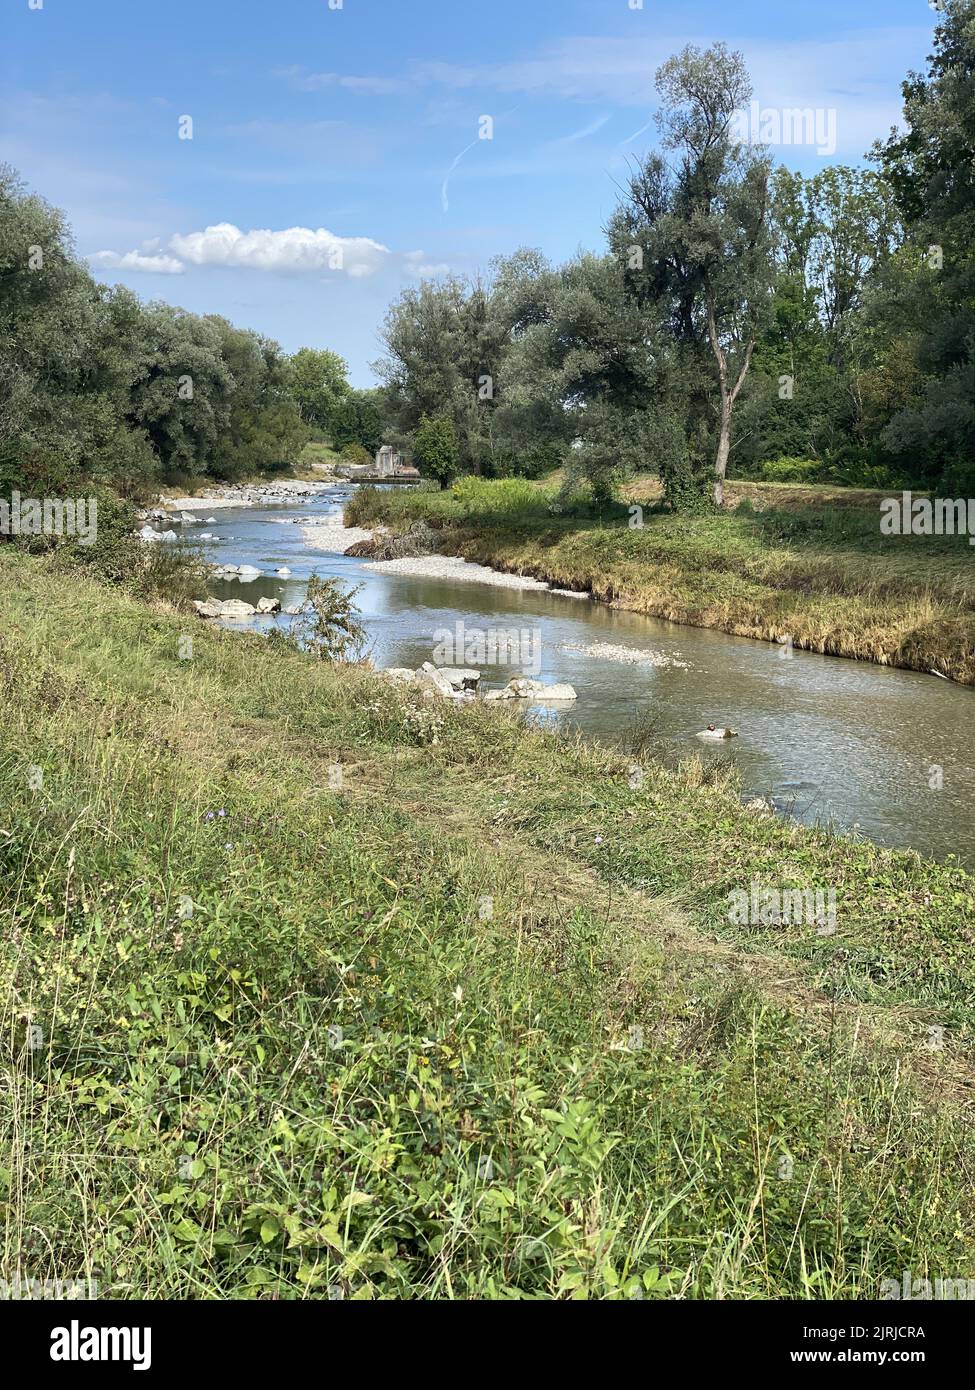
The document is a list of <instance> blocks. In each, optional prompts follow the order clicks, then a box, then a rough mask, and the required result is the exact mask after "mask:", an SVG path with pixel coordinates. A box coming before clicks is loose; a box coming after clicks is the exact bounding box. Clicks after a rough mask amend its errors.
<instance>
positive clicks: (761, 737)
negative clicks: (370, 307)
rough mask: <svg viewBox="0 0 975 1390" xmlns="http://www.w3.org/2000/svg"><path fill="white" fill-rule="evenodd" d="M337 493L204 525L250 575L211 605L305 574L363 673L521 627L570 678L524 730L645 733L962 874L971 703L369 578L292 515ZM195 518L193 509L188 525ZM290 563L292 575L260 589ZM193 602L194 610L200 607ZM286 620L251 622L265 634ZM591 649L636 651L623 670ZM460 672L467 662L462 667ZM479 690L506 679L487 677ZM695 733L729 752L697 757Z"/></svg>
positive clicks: (433, 586) (808, 811) (780, 659)
mask: <svg viewBox="0 0 975 1390" xmlns="http://www.w3.org/2000/svg"><path fill="white" fill-rule="evenodd" d="M349 496H350V489H349V487H348V486H345V487H336V488H334V489H330V490H329V491H328V492H324V493H321V494H320V495H319V496H318V497H316V498H315V499H314V500H311V499H308V498H303V499H300V500H297V501H295V500H292V501H289V502H287V503H286V504H284V505H281V506H254V507H241V508H237V507H228V508H226V509H223V510H219V511H216V510H215V511H214V512H213V515H214V517H215V521H214V522H211V523H208V524H207V525H206V526H201V527H200V528H199V530H200V531H204V530H205V531H208V532H210V533H212V535H213V536H214V540H213V542H208V543H206V544H207V549H208V554H209V558H211V559H212V560H213V562H214V563H218V562H219V563H224V564H238V565H239V564H248V565H254V566H256V567H257V568H258V569H260V570H262V571H263V572H264V573H263V574H262V577H261V578H260V579H256V580H254V581H253V582H251V583H248V584H241V583H238V582H237V581H214V582H213V583H211V584H210V585H209V586H208V592H209V593H210V594H212V595H213V596H214V597H216V598H224V599H225V598H244V599H246V600H247V601H248V602H250V603H256V602H257V599H258V598H260V597H262V596H264V595H267V596H270V597H276V598H280V599H281V601H282V604H283V605H285V606H288V605H293V604H297V603H300V602H301V600H302V598H303V597H304V592H305V585H306V583H307V580H308V577H309V575H310V574H311V573H312V572H313V571H317V573H319V574H320V575H329V576H334V577H336V578H338V579H341V580H342V581H344V582H345V583H347V584H349V585H354V584H361V585H362V589H361V591H360V593H359V595H358V598H357V600H356V602H357V604H358V606H359V607H360V609H361V611H362V614H363V617H364V620H365V623H366V627H367V630H368V633H369V639H370V655H371V656H372V657H373V660H374V661H375V662H376V664H377V666H383V667H386V666H409V667H414V668H415V667H416V666H418V665H420V663H421V662H423V661H428V660H431V659H432V656H433V648H434V641H435V638H434V634H435V633H436V632H437V631H438V629H440V630H442V629H449V630H451V631H452V630H454V629H455V626H456V624H457V623H458V622H461V623H463V624H464V626H465V628H466V629H467V631H468V632H470V631H471V630H475V631H476V630H486V629H492V628H493V629H504V630H508V629H512V628H517V629H519V630H522V629H525V630H528V631H530V632H532V633H533V634H537V637H538V638H539V639H540V668H541V669H540V675H541V678H542V679H543V680H545V681H549V682H550V681H567V682H569V683H571V684H572V685H573V686H575V688H576V691H577V692H578V700H577V701H576V702H575V703H574V704H572V705H569V706H565V707H561V708H549V709H540V708H538V709H536V711H535V712H534V714H533V717H537V718H539V719H542V720H545V721H547V722H550V723H551V724H552V725H554V726H558V725H563V726H565V727H566V728H569V729H578V730H581V731H582V732H583V733H584V734H586V735H587V736H590V737H597V738H612V739H613V740H617V739H619V737H620V736H621V735H625V734H626V733H627V731H628V730H630V729H632V728H633V726H634V725H635V723H636V722H637V721H638V720H639V721H644V722H648V723H649V724H650V725H651V726H652V729H653V734H654V737H655V739H656V740H657V741H658V744H659V746H661V747H662V748H663V749H664V751H665V753H666V754H668V755H670V756H672V757H674V758H676V757H678V756H680V755H681V754H682V753H691V752H694V751H697V752H704V754H705V756H707V757H713V758H721V759H730V760H733V761H734V763H736V764H737V766H738V768H739V769H740V772H741V778H742V790H743V794H744V795H746V796H748V797H755V796H761V797H765V798H767V799H769V800H770V801H772V802H773V803H774V805H775V806H776V807H777V808H778V809H779V810H780V811H781V812H783V813H784V814H788V815H793V816H797V817H798V818H800V819H801V820H803V821H805V822H807V823H814V822H820V823H822V824H832V825H833V826H835V827H836V828H837V829H842V830H849V829H852V828H853V827H858V828H859V832H860V833H861V834H863V835H864V836H866V837H868V838H870V839H872V840H875V841H877V842H879V843H881V844H885V845H891V846H895V847H901V848H905V847H914V848H916V849H918V850H920V851H921V852H922V853H923V854H926V855H929V856H931V857H933V858H937V859H945V858H947V857H948V856H950V855H955V856H957V857H958V858H959V859H961V860H962V861H963V862H966V863H968V864H969V865H971V864H972V863H973V862H975V737H973V720H975V690H972V689H970V688H968V687H964V686H958V685H954V684H952V683H950V682H947V681H943V680H939V679H937V678H936V677H934V676H928V675H922V674H919V673H917V672H913V671H900V670H892V669H888V668H886V667H882V666H873V665H869V664H861V663H858V662H854V661H848V660H841V659H839V658H836V657H829V656H819V655H817V654H814V653H809V652H800V651H797V652H794V653H793V654H792V656H791V659H789V658H787V657H784V656H783V654H782V649H781V648H779V647H776V646H773V645H769V644H766V643H764V642H755V641H750V640H749V639H747V638H739V637H730V636H727V635H725V634H724V633H720V632H713V631H710V630H707V629H701V628H692V627H684V626H681V625H679V624H675V623H667V622H663V621H661V620H659V619H655V618H645V617H641V616H640V615H638V614H634V613H623V612H617V611H616V610H614V609H611V608H607V607H605V606H604V605H601V604H597V603H594V602H592V601H591V600H589V599H579V598H566V597H561V596H559V595H557V594H553V593H549V592H545V591H539V590H524V591H520V590H515V589H504V588H494V587H489V586H487V585H484V584H473V583H464V582H460V581H457V580H451V579H432V578H428V577H418V576H412V575H405V574H390V573H380V572H377V571H375V570H370V569H369V568H367V562H364V561H361V560H355V559H350V558H347V557H346V556H344V555H340V554H326V553H322V552H319V551H315V550H312V549H309V548H308V546H307V544H306V542H305V537H304V533H303V531H302V528H301V526H300V525H299V524H297V522H296V520H295V519H296V518H297V517H299V516H300V517H302V518H306V519H312V520H315V521H321V520H323V519H327V518H330V517H333V518H338V517H339V516H340V515H341V509H342V506H343V505H344V503H345V502H346V501H347V500H348V498H349ZM198 515H200V516H205V515H207V513H206V512H200V513H198ZM282 566H286V567H287V568H288V569H290V570H291V571H292V575H291V578H288V579H278V578H275V577H273V575H271V574H269V573H268V571H271V570H273V569H275V568H279V567H282ZM201 597H202V595H201ZM281 621H287V619H280V618H269V619H260V620H258V625H264V626H268V625H270V624H272V623H275V622H281ZM593 644H611V645H613V646H617V647H618V646H622V647H625V648H627V649H628V650H630V651H632V652H636V653H640V654H645V657H646V660H647V661H648V662H650V661H652V662H655V663H659V664H639V665H634V664H623V663H621V662H620V661H619V660H611V659H608V657H607V656H606V654H605V652H604V651H603V650H600V649H598V648H597V652H596V653H595V654H592V653H589V654H587V652H586V651H585V650H579V649H580V648H582V649H587V648H591V647H592V646H593ZM458 664H463V663H458ZM482 669H483V673H484V680H483V681H482V687H484V688H490V687H494V686H500V685H503V684H504V683H505V681H506V680H507V679H508V677H509V676H510V675H514V674H520V672H518V671H516V670H515V668H514V667H508V666H497V667H484V668H482ZM709 723H713V724H716V725H718V726H719V727H720V726H730V727H731V728H734V729H736V730H738V733H739V737H738V738H737V739H734V740H731V741H729V742H726V743H723V744H720V745H711V746H709V745H707V744H702V742H701V741H700V740H698V739H697V738H696V737H695V734H696V733H697V731H699V730H701V729H703V728H705V727H706V726H707V725H708V724H709Z"/></svg>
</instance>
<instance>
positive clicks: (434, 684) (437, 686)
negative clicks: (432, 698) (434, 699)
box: [413, 661, 454, 700]
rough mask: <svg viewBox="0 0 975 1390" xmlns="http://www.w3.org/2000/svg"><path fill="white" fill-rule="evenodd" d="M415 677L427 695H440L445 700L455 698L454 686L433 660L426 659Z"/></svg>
mask: <svg viewBox="0 0 975 1390" xmlns="http://www.w3.org/2000/svg"><path fill="white" fill-rule="evenodd" d="M413 678H414V680H415V681H416V684H417V685H418V686H419V687H420V689H421V690H422V691H423V693H424V694H425V695H438V696H440V697H442V698H443V699H444V700H452V699H453V698H454V687H453V686H452V685H451V683H450V681H449V680H448V679H447V677H446V676H445V675H444V673H443V671H440V670H438V669H437V667H436V666H434V665H433V663H432V662H431V661H425V662H424V663H423V665H422V666H421V667H420V669H419V670H418V671H417V672H415V674H414V677H413Z"/></svg>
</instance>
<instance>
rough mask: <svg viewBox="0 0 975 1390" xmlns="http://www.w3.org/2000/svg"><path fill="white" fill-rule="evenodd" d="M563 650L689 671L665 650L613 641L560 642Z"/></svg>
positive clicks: (626, 662)
mask: <svg viewBox="0 0 975 1390" xmlns="http://www.w3.org/2000/svg"><path fill="white" fill-rule="evenodd" d="M559 646H560V648H561V649H562V651H564V652H581V653H582V655H583V656H592V657H596V659H597V660H601V661H618V662H620V663H621V664H623V665H626V666H672V667H675V668H676V669H677V670H679V671H689V670H690V669H691V668H690V666H689V664H688V663H687V662H686V661H681V660H680V658H679V657H676V656H668V655H667V654H666V652H655V651H645V650H642V649H641V648H639V647H621V646H619V645H617V644H616V643H614V642H591V643H590V644H589V645H588V646H586V645H585V644H584V643H582V642H560V643H559Z"/></svg>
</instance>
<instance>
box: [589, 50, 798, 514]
mask: <svg viewBox="0 0 975 1390" xmlns="http://www.w3.org/2000/svg"><path fill="white" fill-rule="evenodd" d="M657 90H658V92H659V93H660V98H661V110H660V112H659V114H658V123H659V126H660V129H661V136H662V144H663V148H664V150H665V151H669V152H670V154H671V156H672V162H671V163H667V161H666V160H665V158H664V157H663V156H661V155H651V156H649V157H648V158H647V159H645V160H644V161H642V162H641V163H640V164H639V165H638V167H637V169H636V172H635V173H634V175H633V177H632V178H631V180H630V185H629V188H628V190H627V198H626V204H625V206H624V209H623V210H622V215H621V216H620V215H618V216H617V218H616V219H614V223H613V224H612V225H611V229H610V239H611V242H612V243H613V244H614V247H615V249H616V250H617V253H618V254H621V253H626V247H625V245H624V241H623V239H624V237H627V236H629V237H631V238H632V241H631V250H630V252H629V254H630V256H631V265H632V271H631V275H632V278H633V279H634V280H639V277H640V276H641V275H643V276H645V279H644V281H643V285H644V288H643V289H642V291H639V292H640V293H641V294H642V296H643V297H644V299H645V300H647V301H650V302H652V301H655V300H656V301H663V304H664V305H665V309H666V312H665V315H664V317H665V318H666V319H667V320H669V322H670V324H671V326H672V330H673V332H674V335H675V338H676V339H677V341H678V342H681V343H683V344H685V345H688V346H689V347H690V349H691V351H690V353H689V354H688V356H689V359H690V360H691V361H692V362H693V361H694V359H695V358H696V357H698V356H699V354H697V353H695V352H694V347H695V345H700V343H701V341H702V339H703V340H704V341H706V343H707V345H708V348H709V351H710V354H711V359H712V371H713V374H714V378H716V386H717V398H718V399H717V417H718V418H717V429H716V441H715V452H714V467H713V497H714V501H715V503H716V504H717V505H718V506H720V505H722V503H723V501H724V480H725V476H726V473H727V468H728V456H729V453H730V450H731V442H732V422H733V417H734V410H735V404H736V402H737V400H738V397H739V395H740V393H741V389H742V387H743V385H744V382H745V378H746V377H747V375H748V370H749V367H750V366H751V360H752V354H753V353H754V350H755V344H756V342H757V340H758V337H759V334H760V333H761V331H762V328H763V326H764V324H765V323H766V322H767V320H768V316H769V312H770V300H771V286H772V279H773V266H772V257H771V240H770V231H769V189H768V180H769V168H770V166H769V161H768V159H767V158H766V157H765V156H764V154H763V153H761V152H759V151H755V150H752V149H751V148H750V147H747V146H745V145H744V144H743V143H742V142H741V141H740V140H738V139H736V134H735V118H736V113H738V112H739V111H740V110H741V109H742V108H743V107H745V106H746V105H747V103H748V101H749V100H750V98H751V90H752V89H751V84H750V82H749V79H748V75H747V72H746V71H745V66H744V61H743V59H742V57H741V55H740V54H739V53H732V52H729V50H728V49H727V47H726V46H725V45H724V44H715V45H713V46H712V47H711V48H708V49H706V50H703V51H702V50H701V49H699V48H695V47H693V46H688V47H687V48H685V49H684V50H683V51H682V52H681V53H679V54H677V55H676V56H675V57H673V58H671V59H670V60H669V61H668V62H666V63H664V65H663V66H662V67H661V68H660V69H659V71H658V73H657Z"/></svg>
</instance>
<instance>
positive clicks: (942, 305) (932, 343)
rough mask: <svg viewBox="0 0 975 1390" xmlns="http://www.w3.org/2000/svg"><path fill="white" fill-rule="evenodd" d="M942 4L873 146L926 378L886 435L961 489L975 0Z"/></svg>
mask: <svg viewBox="0 0 975 1390" xmlns="http://www.w3.org/2000/svg"><path fill="white" fill-rule="evenodd" d="M939 8H940V10H941V18H940V20H939V23H938V26H937V28H936V30H935V39H934V53H933V55H932V56H931V58H930V59H929V62H928V72H927V75H926V76H925V75H921V74H918V73H911V74H910V75H909V77H908V78H907V80H906V81H905V82H904V84H903V96H904V120H905V125H906V129H905V130H904V131H903V132H898V131H896V130H895V131H894V132H892V133H891V136H890V138H889V139H888V140H887V142H886V143H885V144H884V145H883V146H878V147H877V148H876V149H875V155H876V157H877V158H878V159H879V161H880V162H881V164H882V166H883V169H884V171H885V173H886V175H887V177H888V179H889V180H890V182H891V184H892V185H893V188H894V191H895V194H896V197H897V199H898V204H899V207H900V209H901V212H902V215H903V217H904V220H905V223H906V225H907V229H908V233H909V236H910V239H911V242H912V244H913V247H914V250H915V257H916V274H915V276H914V277H912V278H911V279H910V280H909V281H908V282H907V284H905V286H904V289H905V292H906V295H907V301H906V302H907V304H908V306H909V312H910V317H911V318H912V319H913V320H914V322H915V323H917V324H918V325H919V326H920V327H921V329H922V332H921V337H920V340H919V342H918V350H917V365H918V368H919V370H920V372H921V374H922V376H923V378H924V381H923V386H922V389H921V391H920V393H919V397H918V399H917V401H916V402H915V403H913V404H912V405H910V406H909V407H907V408H906V409H904V410H902V411H900V412H899V413H898V414H897V415H895V417H894V419H893V420H892V421H891V422H890V424H889V426H888V427H887V429H886V431H885V434H884V439H885V442H886V443H887V445H888V447H889V448H890V449H891V450H892V451H894V452H895V453H896V454H898V455H900V456H901V457H902V458H910V459H911V460H912V461H913V463H914V466H915V467H916V466H917V463H918V462H920V463H921V465H922V467H924V468H925V469H926V471H927V472H928V473H929V474H930V475H931V476H932V477H937V476H940V475H944V474H947V475H948V477H949V479H950V480H951V486H953V487H957V488H958V489H962V488H969V487H975V464H973V459H975V0H943V3H942V4H941V5H940V7H939Z"/></svg>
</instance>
